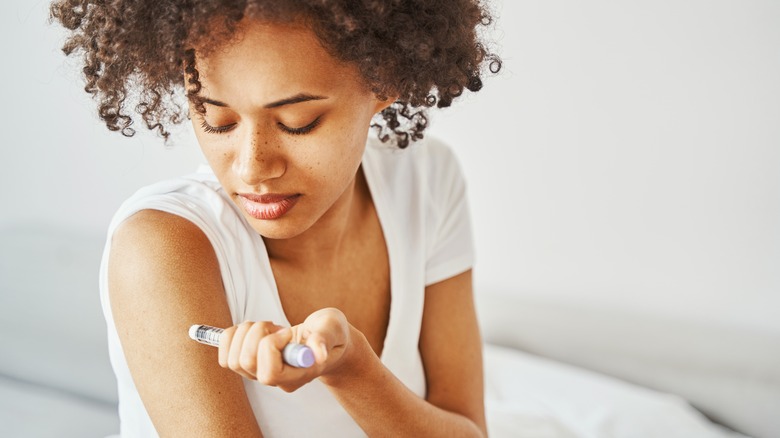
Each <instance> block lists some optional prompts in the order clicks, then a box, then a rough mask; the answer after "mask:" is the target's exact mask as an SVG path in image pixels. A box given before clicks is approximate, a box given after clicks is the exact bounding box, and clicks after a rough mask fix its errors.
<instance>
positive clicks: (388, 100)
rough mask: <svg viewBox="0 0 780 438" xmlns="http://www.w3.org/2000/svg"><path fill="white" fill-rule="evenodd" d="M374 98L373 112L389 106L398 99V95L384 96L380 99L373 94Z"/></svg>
mask: <svg viewBox="0 0 780 438" xmlns="http://www.w3.org/2000/svg"><path fill="white" fill-rule="evenodd" d="M374 99H375V100H376V104H375V106H374V114H376V113H378V112H381V111H384V110H385V108H387V107H389V106H390V105H392V104H393V102H395V101H396V100H398V96H385V98H384V99H381V98H380V97H379V96H375V97H374Z"/></svg>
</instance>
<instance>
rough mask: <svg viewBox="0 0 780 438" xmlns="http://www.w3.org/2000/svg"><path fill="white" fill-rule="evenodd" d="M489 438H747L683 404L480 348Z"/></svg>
mask: <svg viewBox="0 0 780 438" xmlns="http://www.w3.org/2000/svg"><path fill="white" fill-rule="evenodd" d="M484 360H485V408H486V414H487V420H488V431H489V433H490V436H491V437H494V438H503V437H534V438H547V437H549V438H553V437H554V438H572V437H577V438H623V437H625V438H629V437H630V438H676V437H679V438H745V437H746V436H745V435H742V434H739V433H736V432H733V431H731V430H728V429H726V428H724V427H722V426H719V425H717V424H715V423H712V422H710V421H709V420H708V419H707V418H706V417H705V416H704V415H703V414H701V413H700V412H699V411H697V410H696V409H694V408H693V407H691V406H690V405H689V404H688V403H687V402H686V401H685V400H684V399H682V398H681V397H678V396H676V395H672V394H666V393H661V392H657V391H654V390H651V389H647V388H644V387H641V386H637V385H633V384H630V383H627V382H624V381H621V380H618V379H615V378H612V377H609V376H605V375H602V374H598V373H595V372H591V371H588V370H585V369H582V368H577V367H573V366H570V365H566V364H563V363H560V362H555V361H552V360H548V359H544V358H542V357H539V356H534V355H531V354H528V353H524V352H521V351H519V350H514V349H509V348H503V347H498V346H494V345H486V346H485V359H484Z"/></svg>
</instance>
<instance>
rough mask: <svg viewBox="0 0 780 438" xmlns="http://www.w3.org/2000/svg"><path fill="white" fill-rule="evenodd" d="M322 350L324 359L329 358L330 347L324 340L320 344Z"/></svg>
mask: <svg viewBox="0 0 780 438" xmlns="http://www.w3.org/2000/svg"><path fill="white" fill-rule="evenodd" d="M319 348H320V352H321V353H322V360H327V359H328V347H327V346H326V345H325V343H324V342H320V344H319Z"/></svg>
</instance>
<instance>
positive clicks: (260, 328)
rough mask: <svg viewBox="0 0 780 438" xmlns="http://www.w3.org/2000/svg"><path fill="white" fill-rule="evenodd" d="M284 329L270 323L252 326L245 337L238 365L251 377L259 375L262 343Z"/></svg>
mask: <svg viewBox="0 0 780 438" xmlns="http://www.w3.org/2000/svg"><path fill="white" fill-rule="evenodd" d="M281 328H282V327H281V326H278V325H276V324H274V323H272V322H270V321H262V322H256V323H254V324H252V326H251V327H250V328H249V331H248V332H247V333H246V335H245V336H244V341H243V343H242V345H241V351H240V354H239V357H238V363H239V366H240V367H241V369H243V370H244V371H246V372H247V374H249V375H251V376H256V375H257V350H258V346H259V345H260V341H261V340H262V339H263V338H264V337H266V336H268V335H269V334H271V333H275V332H277V331H279V330H280V329H281Z"/></svg>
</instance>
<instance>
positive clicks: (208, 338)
mask: <svg viewBox="0 0 780 438" xmlns="http://www.w3.org/2000/svg"><path fill="white" fill-rule="evenodd" d="M224 331H225V330H224V329H221V328H218V327H212V326H210V325H194V326H192V327H190V338H192V339H194V340H196V341H198V342H200V343H201V344H206V345H211V346H214V347H219V336H220V335H221V334H222V332H224Z"/></svg>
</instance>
